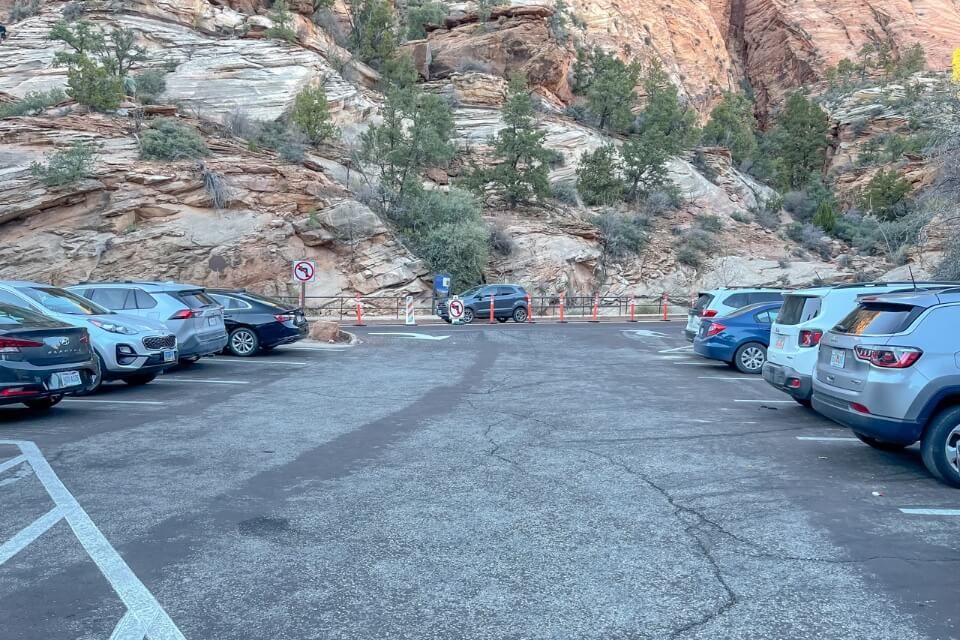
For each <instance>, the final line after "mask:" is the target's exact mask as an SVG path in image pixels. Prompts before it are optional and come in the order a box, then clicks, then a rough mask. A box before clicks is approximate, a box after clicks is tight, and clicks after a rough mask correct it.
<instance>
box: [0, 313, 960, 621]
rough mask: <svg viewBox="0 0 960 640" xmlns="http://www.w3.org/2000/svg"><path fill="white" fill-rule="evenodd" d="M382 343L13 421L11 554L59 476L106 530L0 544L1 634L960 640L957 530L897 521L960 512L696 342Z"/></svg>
mask: <svg viewBox="0 0 960 640" xmlns="http://www.w3.org/2000/svg"><path fill="white" fill-rule="evenodd" d="M360 332H361V333H360V337H361V338H362V339H363V344H361V345H359V346H356V347H352V348H349V349H344V350H341V351H301V350H277V351H276V352H274V353H273V354H271V355H269V356H266V357H263V358H260V359H258V360H243V361H238V360H229V359H218V360H216V361H210V362H202V363H199V364H198V365H195V366H194V367H191V368H188V369H184V370H181V371H177V372H174V373H172V374H169V375H167V376H164V377H163V378H162V379H160V380H158V381H157V382H155V383H154V384H151V385H149V386H148V387H145V388H141V389H129V388H125V387H122V385H121V386H117V387H116V388H111V389H110V390H109V391H107V392H106V393H104V394H102V395H99V396H96V397H94V398H92V399H78V400H76V401H74V402H70V403H64V404H63V405H62V406H61V407H59V408H58V409H57V410H55V411H54V412H52V413H51V414H50V415H49V416H45V417H40V418H28V417H27V416H26V413H25V412H22V411H20V410H14V409H0V441H29V442H33V443H35V444H36V447H37V449H38V452H39V453H38V455H40V456H42V458H41V459H40V461H39V462H36V465H33V464H32V463H30V464H27V463H23V464H19V465H16V466H12V467H9V468H7V469H5V470H3V471H0V545H2V544H3V543H4V541H8V540H10V539H11V538H12V537H13V536H14V535H15V534H17V533H18V532H20V531H22V530H24V528H26V527H28V525H30V524H31V523H32V522H34V521H35V520H36V519H38V518H40V517H41V516H44V514H48V513H53V514H54V515H53V517H54V518H56V517H57V516H58V515H59V514H61V512H62V513H72V514H73V515H74V517H79V516H78V515H77V512H76V511H75V510H74V511H71V510H70V509H71V508H68V507H63V506H62V505H63V504H64V503H63V502H62V499H63V496H61V500H59V501H58V500H55V499H54V498H51V494H50V490H49V486H47V484H48V482H56V481H57V479H59V481H60V482H62V483H63V484H62V486H63V487H64V488H65V490H66V491H69V493H68V494H67V495H68V496H72V498H73V499H75V500H76V504H77V505H78V507H77V508H82V511H84V512H85V514H87V515H89V519H90V521H92V523H93V525H94V526H92V528H91V527H84V526H77V527H72V526H71V523H72V522H73V521H72V520H71V521H68V520H66V519H64V520H59V521H56V524H53V525H52V526H50V528H49V529H48V530H46V531H45V532H42V533H40V534H38V537H37V539H36V540H35V541H33V542H31V543H29V544H22V540H21V543H18V545H17V546H16V550H17V552H16V553H13V554H11V553H10V550H11V546H10V543H9V542H8V543H7V546H6V547H3V546H0V637H2V638H3V640H49V639H51V638H71V639H72V638H76V639H84V640H85V639H94V638H103V639H106V638H108V637H111V633H113V634H114V635H113V636H112V637H116V638H121V639H123V638H138V639H139V638H142V637H143V635H144V633H143V630H144V629H145V628H148V627H149V625H150V624H160V623H158V622H156V620H158V619H159V618H158V617H156V616H161V617H162V616H163V615H166V616H169V618H168V619H169V620H170V621H172V623H173V624H174V625H175V628H174V631H171V632H170V633H169V634H167V635H164V634H165V633H166V632H165V631H164V632H161V631H156V633H155V634H154V636H151V637H174V638H175V637H179V636H178V635H177V634H178V633H179V634H182V637H185V638H189V639H191V640H212V639H216V640H226V639H233V638H236V639H245V640H246V639H250V638H270V639H272V640H285V639H301V638H324V639H328V638H329V639H332V638H336V639H344V640H346V639H350V640H358V639H367V638H371V639H373V638H377V639H381V638H390V639H393V638H411V639H414V638H416V639H418V640H420V639H425V638H442V639H451V638H470V639H474V638H478V639H479V638H490V639H493V638H496V639H504V638H510V639H513V638H517V639H520V638H529V639H534V638H536V639H540V638H543V639H557V638H578V639H579V638H598V639H600V638H603V639H605V640H608V639H627V638H631V639H633V638H651V639H663V638H704V639H706V638H709V639H716V638H751V639H753V638H791V639H792V638H831V639H840V638H851V639H852V638H857V639H861V638H871V639H883V638H891V639H892V638H896V639H898V640H905V639H912V638H954V637H958V634H960V632H958V631H957V628H956V622H957V620H956V616H957V614H956V597H955V594H956V593H957V590H958V588H960V577H958V567H960V550H958V548H957V546H958V545H957V541H958V526H960V518H957V517H953V518H951V517H938V516H920V515H909V514H905V513H903V512H901V511H900V509H901V508H912V507H924V508H956V507H960V492H956V491H952V490H950V489H947V488H945V487H943V486H941V485H939V484H937V483H936V482H935V481H933V480H932V479H931V478H930V477H929V476H928V475H927V474H926V472H925V471H924V470H923V467H922V465H921V463H920V460H919V453H918V452H917V451H916V450H915V449H911V450H908V451H906V452H903V453H899V454H892V453H881V452H877V451H873V450H871V449H869V448H868V447H866V446H863V445H861V444H860V443H859V442H856V441H852V440H850V439H849V434H848V433H847V432H845V431H843V430H841V429H839V428H836V427H834V426H832V425H831V424H829V423H827V422H825V421H823V420H821V419H819V418H818V417H816V416H815V415H814V414H811V413H810V412H809V411H807V410H805V409H803V408H802V407H800V406H797V405H794V404H792V403H791V402H790V401H788V400H787V399H786V397H785V396H780V395H778V394H777V393H776V392H774V391H772V390H770V389H768V388H767V387H766V385H765V384H764V383H763V382H762V381H760V380H759V379H757V378H749V379H744V376H741V375H740V374H737V373H735V372H734V371H732V370H731V369H729V368H727V367H725V366H723V365H719V366H716V365H712V364H710V363H706V362H704V361H700V360H697V359H695V358H694V357H692V355H691V354H690V353H689V352H688V351H686V350H685V343H684V342H683V341H682V340H681V339H680V338H679V337H678V334H679V325H677V324H675V323H650V324H636V325H626V324H623V325H615V324H600V325H567V326H561V325H536V326H529V325H527V326H524V325H513V324H509V325H498V326H495V327H488V326H470V327H462V328H454V327H446V326H444V327H429V328H415V329H412V330H411V329H409V328H403V327H370V328H367V329H362V330H360ZM404 333H416V334H419V335H421V336H423V335H428V336H433V337H435V338H440V339H435V340H423V339H418V338H417V337H416V336H410V335H389V334H404ZM375 334H388V335H375ZM231 383H241V384H231ZM151 403H152V404H151ZM20 451H21V450H20V448H19V446H15V445H12V444H0V465H2V464H3V461H4V460H9V459H11V458H14V457H15V456H17V455H18V454H19V453H20ZM43 460H45V461H46V463H48V464H49V470H50V472H49V477H48V476H46V475H45V473H46V472H44V471H42V470H41V471H34V469H35V468H40V467H42V466H43V464H46V463H43ZM0 468H2V467H0ZM50 477H52V478H53V480H50ZM51 509H53V511H51ZM58 509H60V510H61V511H58ZM48 524H49V523H48ZM35 526H36V525H35ZM21 538H22V535H21ZM91 541H93V542H91ZM97 541H100V542H97ZM100 543H102V544H103V545H106V546H105V547H104V546H97V545H98V544H100ZM4 549H6V551H7V553H6V556H8V557H5V554H4ZM113 550H115V551H116V552H117V553H118V554H119V555H118V556H115V557H114V556H110V553H112V551H113ZM105 554H106V555H105ZM104 558H107V560H104ZM110 558H113V560H110ZM98 561H99V563H100V564H99V565H98V564H97V563H98ZM121 565H122V566H121ZM123 567H127V568H128V569H129V572H125V570H123ZM117 576H120V577H117ZM138 585H139V586H138ZM138 589H140V590H139V591H138ZM131 593H132V594H134V595H131ZM144 593H146V594H147V596H143V594H144ZM118 594H119V595H118ZM137 594H140V595H139V596H138V595H137ZM141 596H142V597H141ZM153 599H155V600H153ZM124 602H126V606H125V604H124ZM130 611H132V612H133V613H131V614H129V615H127V616H126V617H124V616H125V613H127V612H130ZM152 616H153V617H152ZM121 619H123V622H122V623H120V621H121ZM118 623H120V624H118ZM138 625H142V626H138ZM153 628H154V629H160V627H153Z"/></svg>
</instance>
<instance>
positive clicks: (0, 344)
mask: <svg viewBox="0 0 960 640" xmlns="http://www.w3.org/2000/svg"><path fill="white" fill-rule="evenodd" d="M42 346H43V343H42V342H37V341H35V340H24V339H22V338H0V353H20V349H35V348H36V347H42Z"/></svg>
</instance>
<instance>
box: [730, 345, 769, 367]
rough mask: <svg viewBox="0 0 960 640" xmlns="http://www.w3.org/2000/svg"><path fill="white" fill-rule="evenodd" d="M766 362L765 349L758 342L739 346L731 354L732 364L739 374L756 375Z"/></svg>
mask: <svg viewBox="0 0 960 640" xmlns="http://www.w3.org/2000/svg"><path fill="white" fill-rule="evenodd" d="M766 361H767V348H766V347H765V346H763V345H762V344H760V343H759V342H748V343H746V344H742V345H740V347H739V348H738V349H737V351H736V353H734V354H733V364H734V366H735V367H736V368H737V371H739V372H740V373H753V374H758V373H760V371H761V370H762V369H763V363H764V362H766Z"/></svg>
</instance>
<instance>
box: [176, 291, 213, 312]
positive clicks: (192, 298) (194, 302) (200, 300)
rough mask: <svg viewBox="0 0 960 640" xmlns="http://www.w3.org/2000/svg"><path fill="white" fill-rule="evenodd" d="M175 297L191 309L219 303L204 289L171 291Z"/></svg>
mask: <svg viewBox="0 0 960 640" xmlns="http://www.w3.org/2000/svg"><path fill="white" fill-rule="evenodd" d="M170 295H172V296H173V297H174V298H176V299H177V300H179V301H180V302H182V303H183V304H185V305H187V307H189V308H190V309H199V308H200V307H210V306H213V305H215V304H217V301H216V300H214V299H213V298H211V297H210V296H208V295H207V294H206V293H204V292H203V291H180V292H177V293H171V294H170Z"/></svg>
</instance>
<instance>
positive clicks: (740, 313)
mask: <svg viewBox="0 0 960 640" xmlns="http://www.w3.org/2000/svg"><path fill="white" fill-rule="evenodd" d="M782 304H783V303H782V302H762V303H760V304H752V305H750V306H748V307H743V308H741V309H737V310H736V311H734V312H733V313H731V314H730V315H726V316H720V317H719V318H704V319H703V323H702V324H701V325H700V331H699V332H698V333H697V336H696V337H695V338H694V340H693V350H694V351H695V352H697V353H698V354H700V355H701V356H703V357H705V358H710V359H711V360H722V361H723V362H726V363H727V364H729V365H731V366H734V367H736V368H737V369H738V370H740V371H741V372H743V373H760V370H761V369H763V363H764V362H766V360H767V347H768V346H770V327H771V325H772V324H773V323H774V322H776V320H777V312H779V311H780V306H781V305H782Z"/></svg>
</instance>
